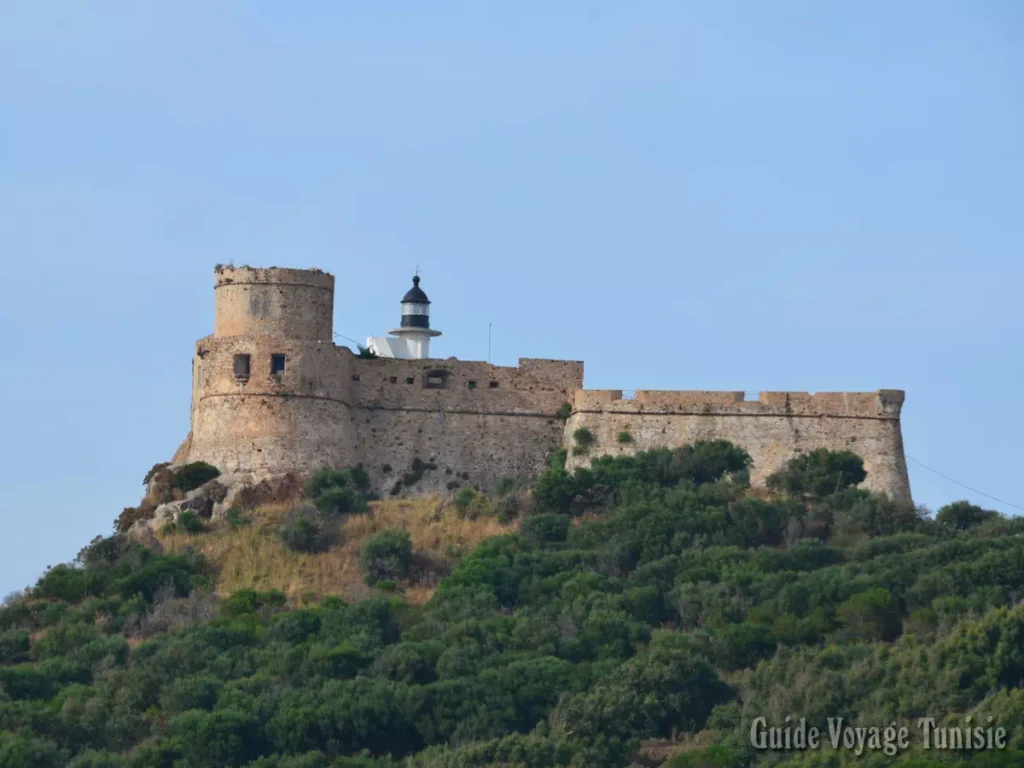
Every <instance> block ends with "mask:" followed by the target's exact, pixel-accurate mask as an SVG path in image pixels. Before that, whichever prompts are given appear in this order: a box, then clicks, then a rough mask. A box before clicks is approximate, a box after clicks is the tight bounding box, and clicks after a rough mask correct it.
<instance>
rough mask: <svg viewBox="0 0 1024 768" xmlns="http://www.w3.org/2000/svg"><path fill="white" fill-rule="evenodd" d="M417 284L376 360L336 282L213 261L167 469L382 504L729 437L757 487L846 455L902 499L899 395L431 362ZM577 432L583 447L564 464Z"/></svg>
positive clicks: (556, 364)
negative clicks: (644, 386)
mask: <svg viewBox="0 0 1024 768" xmlns="http://www.w3.org/2000/svg"><path fill="white" fill-rule="evenodd" d="M414 282H415V285H414V288H413V290H411V291H409V293H408V294H406V296H405V298H404V299H403V300H402V325H401V327H400V328H397V329H395V330H394V331H392V332H391V333H392V336H390V337H383V338H373V339H370V340H369V341H368V349H370V350H373V351H375V352H377V356H376V357H374V356H372V354H367V353H365V352H364V353H360V354H356V353H354V352H352V351H351V350H350V349H349V348H348V347H345V346H338V345H336V344H335V343H334V333H333V316H334V277H333V276H332V275H330V274H328V273H326V272H322V271H320V270H315V269H314V270H299V269H281V268H267V269H256V268H251V267H237V268H236V267H223V266H218V267H217V268H216V270H215V280H214V289H215V297H216V300H215V322H214V330H213V334H212V335H211V336H207V337H205V338H202V339H200V340H199V341H198V342H197V343H196V348H195V356H194V358H193V363H192V422H191V431H190V433H189V435H188V437H187V438H186V439H185V441H184V443H183V444H182V445H181V447H180V448H179V449H178V451H177V453H176V454H175V457H174V461H175V462H176V463H177V462H186V461H206V462H209V463H210V464H213V465H214V466H216V467H218V468H219V469H220V470H221V471H222V472H225V473H237V472H251V473H256V474H263V473H266V474H272V473H282V472H307V471H312V470H316V469H319V468H320V467H323V466H331V467H347V466H355V465H362V467H363V468H364V469H366V470H367V472H369V474H370V476H371V478H372V481H373V485H374V489H375V490H376V492H377V493H379V494H381V495H382V496H386V495H387V494H388V493H391V492H396V491H397V489H398V488H397V487H396V481H397V480H398V479H399V478H400V477H402V475H403V474H406V473H409V472H411V471H412V472H415V474H416V476H417V477H418V478H419V479H418V482H417V483H416V485H415V488H414V490H415V491H416V492H429V491H444V490H445V489H451V488H454V487H456V486H457V485H463V486H470V487H476V488H479V489H482V490H486V489H489V488H491V487H493V485H494V484H495V483H496V481H497V480H498V478H500V477H502V476H512V477H515V478H519V479H523V480H529V479H532V478H533V477H535V476H537V475H538V474H540V473H541V472H542V471H543V470H544V469H545V467H546V466H547V460H548V458H549V456H550V455H551V453H552V452H553V451H555V450H557V449H558V448H560V447H566V448H569V449H570V451H569V460H568V464H567V466H568V467H569V468H573V467H576V466H580V465H581V464H585V463H587V462H589V461H590V459H591V458H592V457H594V456H597V455H602V454H613V455H617V454H630V453H635V452H637V451H641V450H646V449H650V448H657V447H674V446H680V445H683V444H686V443H689V442H693V441H696V440H709V439H725V440H729V441H731V442H733V443H735V444H737V445H739V446H741V447H742V448H744V449H745V450H746V451H747V452H748V453H749V454H750V455H751V457H752V458H753V460H754V465H753V468H752V471H751V481H752V483H753V484H754V485H755V486H756V485H759V484H763V482H764V480H765V478H766V477H767V476H768V475H769V474H771V473H772V472H774V471H776V470H778V469H780V468H781V467H782V466H783V465H784V464H785V463H786V461H788V460H789V459H791V458H793V457H794V456H796V455H798V454H800V453H805V452H808V451H812V450H815V449H817V448H828V449H831V450H842V449H849V450H852V451H854V452H856V453H857V454H859V455H860V456H861V457H862V458H863V459H864V466H865V469H866V470H867V473H868V476H867V480H866V481H865V482H864V487H866V488H868V489H870V490H874V491H880V492H884V493H887V494H888V495H889V496H890V497H892V498H894V499H899V500H909V499H910V483H909V480H908V477H907V467H906V461H905V458H904V453H903V439H902V435H901V430H900V410H901V407H902V405H903V398H904V393H903V392H902V391H899V390H879V391H876V392H864V393H832V392H828V393H825V392H819V393H816V394H809V393H807V392H762V393H760V395H759V396H758V398H757V399H756V400H752V399H747V398H746V396H745V394H744V393H743V392H699V391H697V392H688V391H654V390H638V391H636V392H635V393H628V394H624V393H623V392H622V391H619V390H588V389H584V388H583V363H582V362H577V361H568V360H538V359H532V358H521V359H520V360H519V364H518V365H517V366H516V367H505V366H497V365H491V364H489V363H485V362H476V361H463V360H457V359H455V358H448V359H435V358H430V357H429V339H430V337H432V336H436V335H439V334H438V332H437V331H436V330H433V329H431V328H430V323H429V311H428V305H429V301H428V300H427V297H426V294H425V293H423V291H422V290H421V289H420V288H419V279H418V278H415V280H414ZM566 404H567V405H566ZM582 427H585V428H587V429H588V430H589V431H590V432H591V433H592V435H593V437H594V440H593V445H592V446H591V448H590V450H589V451H588V452H587V453H586V455H574V454H573V452H572V450H571V449H572V448H573V447H574V437H573V435H574V433H575V432H576V431H577V430H578V429H580V428H582ZM623 433H625V434H628V441H626V442H623V440H626V438H625V437H624V436H621V435H623Z"/></svg>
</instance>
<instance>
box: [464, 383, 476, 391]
mask: <svg viewBox="0 0 1024 768" xmlns="http://www.w3.org/2000/svg"><path fill="white" fill-rule="evenodd" d="M466 386H467V387H469V388H470V389H476V382H475V381H470V382H468V383H467V384H466Z"/></svg>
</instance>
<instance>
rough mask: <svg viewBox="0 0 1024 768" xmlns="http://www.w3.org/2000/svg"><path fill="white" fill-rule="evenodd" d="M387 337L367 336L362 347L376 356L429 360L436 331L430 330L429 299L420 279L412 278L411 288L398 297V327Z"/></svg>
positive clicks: (438, 332)
mask: <svg viewBox="0 0 1024 768" xmlns="http://www.w3.org/2000/svg"><path fill="white" fill-rule="evenodd" d="M388 333H389V334H390V335H389V336H371V337H370V338H368V339H367V340H366V346H367V348H368V349H369V350H370V351H371V352H374V353H375V354H377V355H378V356H380V357H398V358H402V359H404V360H423V359H425V358H428V357H430V340H431V339H432V338H433V337H434V336H440V335H441V332H440V331H435V330H433V329H432V328H431V327H430V299H428V298H427V294H425V293H424V292H423V289H422V288H420V276H419V275H416V276H415V277H413V279H412V288H410V289H409V291H408V293H406V294H405V296H403V297H402V324H401V326H400V327H398V328H394V329H392V330H390V331H388Z"/></svg>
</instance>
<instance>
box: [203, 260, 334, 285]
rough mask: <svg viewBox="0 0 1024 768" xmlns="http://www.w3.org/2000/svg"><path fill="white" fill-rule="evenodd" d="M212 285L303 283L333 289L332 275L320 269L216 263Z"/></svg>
mask: <svg viewBox="0 0 1024 768" xmlns="http://www.w3.org/2000/svg"><path fill="white" fill-rule="evenodd" d="M213 275H214V287H215V288H220V287H222V286H225V285H305V286H309V287H312V288H326V289H328V290H333V289H334V275H332V274H331V273H330V272H325V271H324V270H322V269H290V268H287V267H250V266H241V267H235V266H229V265H224V264H218V265H217V266H216V267H215V268H214V270H213Z"/></svg>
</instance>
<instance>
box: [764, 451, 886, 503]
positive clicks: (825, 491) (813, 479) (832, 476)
mask: <svg viewBox="0 0 1024 768" xmlns="http://www.w3.org/2000/svg"><path fill="white" fill-rule="evenodd" d="M867 476H868V475H867V472H865V471H864V461H863V460H862V459H861V458H860V456H858V455H857V454H855V453H853V452H852V451H829V450H827V449H825V448H819V449H818V450H816V451H811V452H810V453H804V454H801V455H799V456H796V457H795V458H792V459H790V460H789V461H788V462H787V463H786V466H785V468H784V469H781V470H779V471H778V472H776V473H774V474H772V475H769V476H768V480H767V482H766V484H767V486H768V488H769V489H770V490H773V491H776V492H779V493H784V494H786V495H789V496H795V497H798V498H811V499H820V498H823V497H825V496H829V495H831V494H834V493H839V492H840V491H842V490H845V489H846V488H850V487H852V486H855V485H859V484H860V483H862V482H864V479H865V478H866V477H867Z"/></svg>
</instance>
